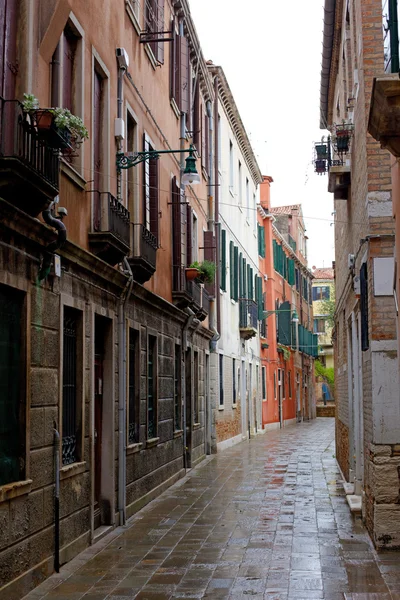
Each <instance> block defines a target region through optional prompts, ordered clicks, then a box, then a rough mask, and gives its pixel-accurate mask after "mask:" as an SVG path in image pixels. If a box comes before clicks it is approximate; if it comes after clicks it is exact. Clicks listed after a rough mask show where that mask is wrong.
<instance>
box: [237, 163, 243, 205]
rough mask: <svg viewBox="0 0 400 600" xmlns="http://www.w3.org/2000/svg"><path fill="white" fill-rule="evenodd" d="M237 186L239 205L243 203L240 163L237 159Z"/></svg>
mask: <svg viewBox="0 0 400 600" xmlns="http://www.w3.org/2000/svg"><path fill="white" fill-rule="evenodd" d="M238 187H239V194H238V196H239V206H242V205H243V196H242V194H243V190H242V188H243V181H242V163H241V162H240V160H239V168H238Z"/></svg>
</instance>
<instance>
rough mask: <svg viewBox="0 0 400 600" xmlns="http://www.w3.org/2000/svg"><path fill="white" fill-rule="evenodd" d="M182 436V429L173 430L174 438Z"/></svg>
mask: <svg viewBox="0 0 400 600" xmlns="http://www.w3.org/2000/svg"><path fill="white" fill-rule="evenodd" d="M182 436H183V429H177V430H176V431H174V439H176V438H180V437H182Z"/></svg>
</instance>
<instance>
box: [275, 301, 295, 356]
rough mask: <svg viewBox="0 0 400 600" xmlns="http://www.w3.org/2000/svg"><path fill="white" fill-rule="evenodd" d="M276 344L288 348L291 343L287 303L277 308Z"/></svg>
mask: <svg viewBox="0 0 400 600" xmlns="http://www.w3.org/2000/svg"><path fill="white" fill-rule="evenodd" d="M278 342H279V343H280V344H283V345H284V346H290V345H291V343H292V328H291V310H290V302H289V301H286V302H283V303H282V304H281V305H280V306H279V319H278Z"/></svg>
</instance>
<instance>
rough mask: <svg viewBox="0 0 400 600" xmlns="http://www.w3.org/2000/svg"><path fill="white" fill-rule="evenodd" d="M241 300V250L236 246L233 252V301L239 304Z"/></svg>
mask: <svg viewBox="0 0 400 600" xmlns="http://www.w3.org/2000/svg"><path fill="white" fill-rule="evenodd" d="M238 298H239V248H238V247H237V246H234V250H233V299H234V300H235V301H236V302H237V301H238Z"/></svg>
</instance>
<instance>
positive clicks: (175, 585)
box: [25, 419, 400, 600]
mask: <svg viewBox="0 0 400 600" xmlns="http://www.w3.org/2000/svg"><path fill="white" fill-rule="evenodd" d="M334 455H335V450H334V419H317V421H314V422H312V423H304V424H300V425H296V426H291V427H287V428H285V429H284V430H283V431H276V432H269V433H267V434H265V435H261V436H259V437H257V438H256V439H254V440H251V442H243V443H241V444H239V445H237V446H235V447H233V448H230V449H228V450H226V451H224V452H221V453H220V454H219V455H218V456H215V457H212V458H211V459H209V460H208V461H207V462H206V463H203V464H202V465H200V466H199V467H197V468H196V469H194V470H193V471H191V472H189V473H188V475H187V476H186V477H185V478H184V479H183V480H181V481H180V482H178V483H177V484H176V485H175V486H173V487H172V488H170V489H169V490H168V491H167V492H165V493H164V494H163V495H162V496H161V497H160V498H158V499H157V500H155V501H154V502H152V503H151V504H150V505H148V506H147V507H146V508H145V509H143V510H142V511H141V512H140V513H138V514H137V515H135V516H134V517H133V518H132V519H131V521H130V522H129V523H128V525H127V526H126V527H121V528H118V529H117V530H115V531H114V532H113V533H112V534H111V536H108V538H105V539H104V540H102V541H101V542H100V543H99V544H98V545H97V546H92V547H91V548H89V549H88V550H86V551H85V552H84V553H82V554H81V555H79V556H78V557H77V558H76V559H74V560H73V561H72V562H71V563H69V564H68V565H66V566H65V567H64V568H63V569H62V572H61V573H60V574H59V575H55V576H53V577H51V578H50V579H49V580H47V581H46V582H44V584H42V585H41V586H40V587H39V588H37V589H36V590H34V591H33V592H32V593H31V594H29V595H28V596H26V597H25V598H26V600H28V599H29V600H38V599H41V598H45V599H46V600H56V599H57V600H60V599H65V600H80V599H81V598H84V599H85V600H105V599H106V598H107V600H128V599H132V598H137V599H140V600H145V599H147V600H161V599H163V600H164V599H166V598H212V599H214V600H217V599H219V598H229V599H231V600H239V599H242V600H245V599H247V600H249V599H250V598H251V599H254V600H261V599H269V600H288V599H296V600H303V599H304V600H312V599H314V598H324V599H325V600H339V599H348V600H350V599H351V600H390V599H393V600H400V553H380V554H379V555H378V554H377V553H376V552H375V551H374V549H373V547H372V544H371V542H370V540H369V537H368V535H367V533H366V530H365V528H364V527H363V525H362V523H361V521H360V519H357V520H354V519H353V517H352V516H351V514H350V512H349V509H348V506H347V503H346V500H345V496H344V493H343V489H342V486H341V485H340V474H339V471H338V468H337V465H336V461H335V458H334Z"/></svg>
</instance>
